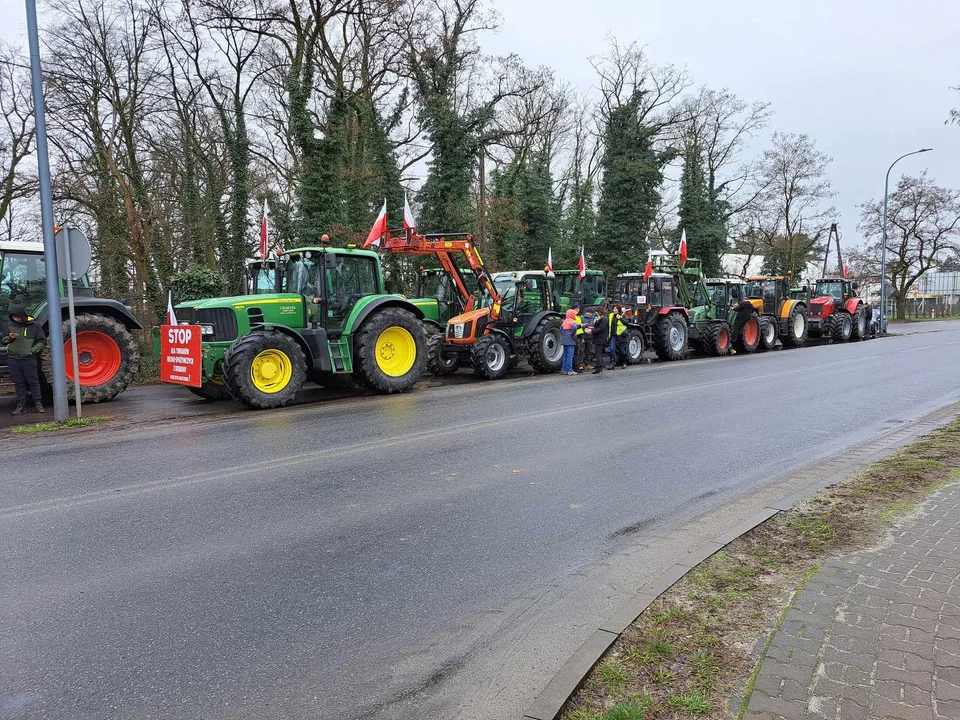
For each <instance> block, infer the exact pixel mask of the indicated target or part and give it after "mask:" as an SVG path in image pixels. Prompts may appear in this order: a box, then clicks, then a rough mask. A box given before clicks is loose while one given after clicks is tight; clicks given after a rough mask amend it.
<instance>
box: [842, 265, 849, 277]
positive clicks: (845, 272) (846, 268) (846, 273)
mask: <svg viewBox="0 0 960 720" xmlns="http://www.w3.org/2000/svg"><path fill="white" fill-rule="evenodd" d="M843 276H844V277H850V266H849V265H844V266H843Z"/></svg>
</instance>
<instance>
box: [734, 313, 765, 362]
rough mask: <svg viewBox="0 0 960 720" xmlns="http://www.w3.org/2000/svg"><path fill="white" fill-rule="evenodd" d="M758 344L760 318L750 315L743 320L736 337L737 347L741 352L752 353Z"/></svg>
mask: <svg viewBox="0 0 960 720" xmlns="http://www.w3.org/2000/svg"><path fill="white" fill-rule="evenodd" d="M759 345H760V318H759V317H757V316H756V315H751V316H750V317H748V318H747V319H746V320H744V322H743V325H742V326H741V328H740V334H739V336H738V337H737V349H738V350H740V352H742V353H747V354H749V353H753V352H756V351H757V347H758V346H759Z"/></svg>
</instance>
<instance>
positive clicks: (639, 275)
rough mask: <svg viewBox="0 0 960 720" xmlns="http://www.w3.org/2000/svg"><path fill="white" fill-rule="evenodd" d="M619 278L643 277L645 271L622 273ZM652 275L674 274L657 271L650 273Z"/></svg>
mask: <svg viewBox="0 0 960 720" xmlns="http://www.w3.org/2000/svg"><path fill="white" fill-rule="evenodd" d="M617 277H618V278H631V279H632V278H642V277H643V273H620V274H619V275H617ZM650 277H659V278H672V277H673V275H671V274H670V273H662V272H655V273H650Z"/></svg>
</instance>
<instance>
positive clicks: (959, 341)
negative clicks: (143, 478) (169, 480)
mask: <svg viewBox="0 0 960 720" xmlns="http://www.w3.org/2000/svg"><path fill="white" fill-rule="evenodd" d="M957 343H960V340H954V341H952V342H948V343H947V345H956V344H957ZM81 399H82V398H81Z"/></svg>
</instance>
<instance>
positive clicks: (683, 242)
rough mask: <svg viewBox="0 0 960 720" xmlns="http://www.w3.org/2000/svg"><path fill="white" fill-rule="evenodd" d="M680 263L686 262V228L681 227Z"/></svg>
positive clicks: (684, 263)
mask: <svg viewBox="0 0 960 720" xmlns="http://www.w3.org/2000/svg"><path fill="white" fill-rule="evenodd" d="M680 264H681V265H686V264H687V229H686V228H684V229H683V233H682V234H681V235H680Z"/></svg>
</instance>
